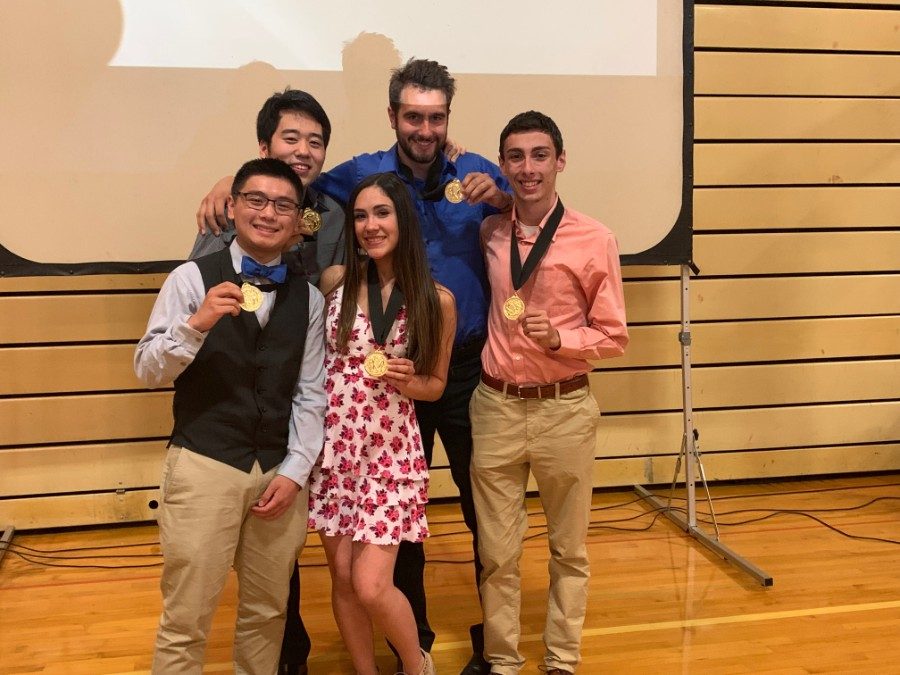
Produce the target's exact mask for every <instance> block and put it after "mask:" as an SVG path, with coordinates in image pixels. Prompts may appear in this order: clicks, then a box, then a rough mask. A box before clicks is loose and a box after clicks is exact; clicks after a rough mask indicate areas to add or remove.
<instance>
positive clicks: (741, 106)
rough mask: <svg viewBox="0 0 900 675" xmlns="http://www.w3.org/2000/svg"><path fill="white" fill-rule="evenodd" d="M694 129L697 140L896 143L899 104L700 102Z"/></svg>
mask: <svg viewBox="0 0 900 675" xmlns="http://www.w3.org/2000/svg"><path fill="white" fill-rule="evenodd" d="M898 42H900V40H898ZM694 125H695V126H694V128H695V132H694V134H695V137H696V138H697V139H698V140H701V139H702V140H720V139H739V140H748V139H753V140H767V139H768V140H771V139H788V140H791V139H805V140H829V139H832V140H833V139H842V140H850V139H853V140H900V100H898V99H871V98H769V97H765V98H746V97H742V96H736V97H702V98H698V99H697V100H696V101H695V102H694Z"/></svg>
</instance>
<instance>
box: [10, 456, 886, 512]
mask: <svg viewBox="0 0 900 675" xmlns="http://www.w3.org/2000/svg"><path fill="white" fill-rule="evenodd" d="M676 450H677V448H676ZM703 464H704V468H705V470H706V475H707V478H708V480H710V481H717V480H735V479H740V478H778V477H784V476H815V475H820V474H825V473H832V472H835V471H839V472H860V471H888V470H892V469H895V468H896V467H897V465H898V464H900V444H897V443H887V444H872V445H861V446H841V447H823V448H803V449H795V448H790V449H771V450H760V451H755V452H722V453H709V452H707V453H704V454H703ZM674 469H675V457H674V456H672V455H660V456H653V457H616V458H601V459H598V461H597V462H596V463H595V464H594V484H595V485H596V486H598V487H614V486H615V487H617V486H622V485H638V484H643V485H656V486H657V488H656V491H657V492H658V493H660V494H668V488H669V484H670V483H671V480H672V476H673V472H674ZM680 477H681V478H683V470H682V474H680ZM431 485H432V492H431V498H432V499H441V498H448V497H455V496H458V495H457V493H456V488H455V486H454V485H453V481H452V479H451V478H450V472H449V470H448V469H437V470H434V471H433V472H432V477H431ZM534 488H535V486H534V484H533V483H531V484H530V489H534ZM678 494H681V493H680V491H679V493H678ZM158 500H159V491H158V490H156V489H149V490H123V491H122V492H120V493H116V492H102V493H94V494H76V495H59V496H44V497H32V498H13V499H0V522H2V523H16V527H18V528H19V529H22V530H27V529H35V528H50V527H75V526H85V525H100V524H106V523H117V522H135V521H147V520H153V519H154V518H155V509H154V508H152V504H153V502H154V501H158Z"/></svg>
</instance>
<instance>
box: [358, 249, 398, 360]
mask: <svg viewBox="0 0 900 675" xmlns="http://www.w3.org/2000/svg"><path fill="white" fill-rule="evenodd" d="M367 267H368V270H367V274H368V276H367V281H368V286H369V322H370V323H371V324H372V335H374V336H375V344H376V345H378V347H377V348H378V349H383V348H384V345H385V342H387V336H388V333H390V332H391V326H393V325H394V320H395V319H396V318H397V313H398V312H399V311H400V306H401V305H402V304H403V303H404V301H405V300H406V298H405V297H404V296H403V291H401V290H400V289H399V288H397V282H396V281H395V282H394V287H393V288H392V289H391V295H390V297H389V298H388V301H387V308H386V309H385V308H384V306H383V305H382V304H381V284H380V282H379V281H378V268H377V267H376V266H375V263H374V262H373V261H371V260H370V261H369V262H368V263H367Z"/></svg>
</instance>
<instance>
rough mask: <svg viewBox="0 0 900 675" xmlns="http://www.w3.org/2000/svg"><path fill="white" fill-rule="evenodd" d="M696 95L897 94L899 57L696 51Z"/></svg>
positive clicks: (899, 80) (898, 88)
mask: <svg viewBox="0 0 900 675" xmlns="http://www.w3.org/2000/svg"><path fill="white" fill-rule="evenodd" d="M694 63H695V78H694V94H695V95H701V94H736V95H752V96H759V95H762V96H773V95H778V96H880V97H885V98H887V97H891V96H894V97H896V96H900V78H898V77H897V68H898V67H900V66H898V64H900V56H897V55H894V54H888V55H882V54H804V53H768V52H762V53H761V52H698V53H696V54H694Z"/></svg>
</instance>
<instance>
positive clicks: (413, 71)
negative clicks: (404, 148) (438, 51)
mask: <svg viewBox="0 0 900 675" xmlns="http://www.w3.org/2000/svg"><path fill="white" fill-rule="evenodd" d="M409 84H411V85H413V86H416V87H418V88H419V89H439V90H441V91H442V92H444V95H445V96H446V97H447V107H448V108H449V107H450V101H452V100H453V94H455V93H456V80H454V79H453V76H452V75H450V71H448V70H447V66H442V65H441V64H440V63H438V62H437V61H429V60H428V59H417V58H415V57H413V58H411V59H410V60H409V61H407V62H406V63H404V64H403V65H402V66H400V67H399V68H395V69H394V70H392V71H391V81H390V83H389V84H388V101H389V102H390V104H391V108H392V109H393V110H394V112H397V110H398V109H399V108H400V92H402V91H403V88H404V87H405V86H407V85H409Z"/></svg>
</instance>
